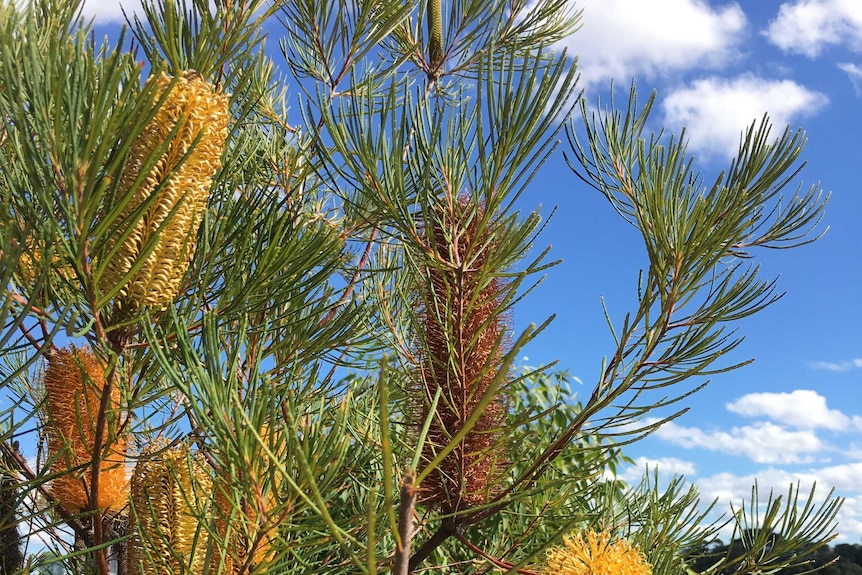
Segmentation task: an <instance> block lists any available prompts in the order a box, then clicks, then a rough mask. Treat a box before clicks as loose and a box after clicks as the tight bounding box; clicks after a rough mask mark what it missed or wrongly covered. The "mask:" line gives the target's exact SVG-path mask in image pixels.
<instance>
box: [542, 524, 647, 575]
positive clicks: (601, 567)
mask: <svg viewBox="0 0 862 575" xmlns="http://www.w3.org/2000/svg"><path fill="white" fill-rule="evenodd" d="M540 573H542V574H543V575H652V567H651V566H650V564H649V563H647V561H646V558H645V557H644V555H643V553H641V552H640V551H639V550H638V549H637V548H636V547H634V546H632V544H631V543H629V542H628V541H626V540H625V539H620V540H618V541H615V542H613V543H611V536H610V534H609V533H608V532H607V531H602V532H601V533H596V532H595V531H593V530H589V531H587V537H586V539H584V536H583V535H582V534H580V533H578V534H576V535H572V536H568V537H566V538H565V540H564V542H563V545H562V547H553V548H551V549H549V550H548V554H547V559H546V561H545V565H544V567H543V569H542V570H541V571H540Z"/></svg>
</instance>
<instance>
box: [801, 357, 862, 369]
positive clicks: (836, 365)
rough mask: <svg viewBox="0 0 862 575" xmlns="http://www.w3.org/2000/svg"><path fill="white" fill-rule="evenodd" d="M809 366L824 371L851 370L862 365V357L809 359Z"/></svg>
mask: <svg viewBox="0 0 862 575" xmlns="http://www.w3.org/2000/svg"><path fill="white" fill-rule="evenodd" d="M808 367H810V368H812V369H822V370H824V371H850V370H851V369H854V368H860V367H862V358H860V357H857V358H854V359H845V360H842V361H809V362H808Z"/></svg>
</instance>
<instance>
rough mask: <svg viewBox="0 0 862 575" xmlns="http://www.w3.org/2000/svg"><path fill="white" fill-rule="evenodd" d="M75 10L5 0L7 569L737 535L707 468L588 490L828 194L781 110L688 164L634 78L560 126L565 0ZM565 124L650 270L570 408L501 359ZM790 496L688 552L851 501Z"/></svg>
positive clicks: (684, 388)
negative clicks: (120, 28)
mask: <svg viewBox="0 0 862 575" xmlns="http://www.w3.org/2000/svg"><path fill="white" fill-rule="evenodd" d="M77 9H78V5H77V3H74V2H72V3H68V2H59V1H51V0H40V1H37V2H34V3H32V4H31V5H29V6H27V7H26V8H18V7H16V5H15V4H13V3H12V2H9V1H8V0H0V121H2V125H0V198H2V202H0V235H2V244H0V247H1V248H2V253H0V276H2V277H0V279H2V284H3V286H4V287H5V289H4V293H3V305H2V307H0V320H2V326H3V328H2V332H0V344H2V345H0V349H2V361H0V374H2V375H0V377H2V385H3V388H4V390H5V391H6V394H7V396H8V397H9V398H10V402H9V404H8V406H6V405H4V411H3V412H2V418H0V422H2V423H0V425H2V427H0V430H2V441H3V442H2V445H3V451H4V458H3V465H4V468H3V491H4V494H6V493H8V494H10V495H9V496H10V497H11V501H12V502H13V503H12V504H13V506H14V507H15V508H17V514H13V513H9V512H8V511H9V510H8V509H6V508H4V509H6V511H4V512H3V513H2V514H0V517H2V518H4V523H3V524H2V525H0V531H2V534H3V537H2V538H0V541H3V542H4V545H5V549H6V550H7V551H8V552H4V554H3V557H4V560H5V561H6V563H5V564H4V569H5V571H6V572H31V571H44V570H46V569H56V568H57V567H58V566H59V568H60V569H62V570H65V571H67V572H72V573H100V574H105V573H108V572H111V571H115V572H123V573H135V574H137V573H147V574H149V573H236V574H240V573H256V574H257V573H279V574H289V573H302V574H308V573H327V574H337V573H357V572H361V573H377V572H383V571H391V572H394V573H399V574H404V573H411V572H417V571H419V570H420V569H421V570H431V571H436V572H440V573H487V572H507V573H514V572H522V573H537V572H545V573H552V572H564V573H587V572H592V571H591V569H593V568H594V567H595V569H600V566H607V565H617V566H621V567H622V568H624V569H625V570H626V572H630V573H636V572H637V573H641V572H646V571H650V570H651V571H653V572H655V573H677V572H680V571H681V570H683V569H686V568H692V567H693V566H694V565H695V562H694V561H695V555H694V554H693V552H691V551H690V550H691V549H702V548H703V547H704V545H705V543H706V542H709V541H711V540H712V539H713V538H714V536H715V533H716V530H717V529H719V527H720V524H712V525H706V526H705V525H703V523H704V519H705V514H704V513H701V512H699V511H697V506H698V495H697V492H696V490H695V489H694V488H692V487H688V486H686V485H685V483H684V481H683V480H682V479H680V478H677V479H674V480H673V481H671V482H670V484H669V485H668V486H667V487H661V486H660V483H659V482H658V481H657V480H656V479H655V478H653V477H651V476H649V475H647V476H646V477H645V478H644V481H643V482H642V483H641V484H640V485H638V486H635V487H632V488H626V487H625V486H622V485H621V484H619V482H615V481H603V480H601V478H602V477H603V475H604V473H605V471H606V470H608V469H610V470H611V471H613V466H614V465H615V464H616V463H618V462H619V461H620V451H619V449H620V447H621V446H623V445H624V444H625V443H626V442H629V441H634V440H636V439H637V438H638V437H640V436H642V435H643V434H645V433H648V432H650V431H651V430H652V429H654V428H655V427H656V426H657V425H659V424H649V425H646V424H644V423H643V418H644V417H645V416H646V415H647V414H651V413H661V414H662V419H663V421H666V420H667V419H670V418H672V417H674V416H675V415H678V414H679V413H682V411H684V408H675V405H676V404H677V403H678V402H679V401H681V400H683V399H684V398H685V397H686V396H687V395H688V394H690V393H692V392H693V391H695V390H696V389H698V388H699V387H701V386H702V385H704V383H703V378H704V377H705V376H710V375H712V374H716V373H720V372H723V371H727V370H729V369H732V368H734V367H739V366H736V365H725V364H722V363H721V362H720V359H721V357H722V356H723V355H724V354H725V353H726V352H728V351H730V350H731V349H733V348H735V347H737V346H738V345H739V344H740V341H741V340H740V339H739V338H736V337H735V336H734V334H733V332H732V331H726V330H727V329H728V326H729V325H730V324H731V323H733V322H736V321H737V320H740V319H742V318H744V317H746V316H748V315H751V314H753V313H756V312H757V311H759V310H760V309H762V308H763V307H765V306H766V305H768V304H769V303H771V302H772V301H774V300H775V298H776V294H775V292H774V288H775V285H774V282H772V281H769V280H764V279H762V278H760V277H759V275H758V270H757V267H756V266H746V265H745V262H747V261H749V258H750V257H752V256H753V255H754V254H753V250H755V249H756V248H758V247H789V246H792V245H797V244H800V243H805V242H807V241H810V240H811V239H812V237H813V236H812V230H813V229H814V228H815V227H816V224H817V222H818V221H819V217H820V213H821V210H822V207H823V203H824V200H823V199H822V198H821V197H820V192H819V190H818V189H817V188H812V189H810V190H807V191H797V193H794V194H793V195H791V196H790V197H782V196H781V192H782V190H783V189H784V188H785V187H786V186H787V185H788V184H789V183H790V182H791V181H792V180H793V179H794V178H795V176H796V173H797V170H798V168H797V164H796V161H797V158H798V156H799V154H800V152H801V149H802V145H803V143H804V137H803V135H802V133H801V132H797V133H792V132H785V133H784V134H783V135H781V136H779V137H778V138H777V139H775V140H772V139H771V138H770V126H769V123H768V121H767V120H766V119H764V121H763V122H761V123H759V124H757V125H754V126H752V128H751V129H750V130H749V132H748V133H747V134H746V135H745V137H744V138H743V140H742V142H741V144H740V149H739V154H738V157H737V159H736V160H735V161H734V162H733V163H732V164H731V166H730V168H729V169H728V170H727V171H726V172H723V173H722V174H719V175H717V176H715V177H711V178H709V179H706V176H702V175H701V174H700V173H698V172H696V171H695V170H694V168H693V162H692V159H691V158H690V157H689V156H688V155H687V154H686V150H685V140H684V138H682V137H669V138H665V137H662V135H660V134H659V135H651V136H649V137H647V136H645V135H644V134H643V131H644V126H645V125H646V122H647V118H648V116H649V111H650V108H651V104H652V98H649V99H648V100H647V103H646V105H645V106H644V107H642V108H640V107H638V104H637V101H636V98H635V94H634V90H632V94H631V97H630V100H629V104H628V106H627V107H625V109H624V110H616V109H613V108H611V109H604V108H602V107H601V105H600V107H599V110H598V111H596V112H590V111H589V108H588V107H587V105H586V103H585V102H583V101H581V102H580V104H581V116H582V117H581V119H579V120H575V119H573V117H572V114H573V112H575V111H576V109H577V104H578V98H577V95H576V80H575V79H576V68H575V65H574V64H573V62H572V61H571V60H569V59H568V58H567V57H566V56H565V55H555V54H554V53H552V52H550V51H548V50H547V49H546V46H548V45H550V44H552V43H553V42H554V41H555V40H557V39H560V38H562V37H564V36H566V35H568V34H570V33H572V32H574V31H575V30H576V28H577V26H578V23H579V18H580V15H579V14H578V13H575V12H572V11H571V10H570V9H569V8H568V2H565V1H563V0H541V1H539V2H536V3H531V4H529V5H528V4H527V3H526V2H521V1H517V2H499V1H496V0H471V1H467V2H451V3H445V4H444V3H442V2H440V1H439V0H430V1H428V2H408V3H397V2H387V1H382V0H356V1H347V0H345V1H341V2H330V1H316V0H299V1H292V0H286V1H284V2H276V3H274V4H272V5H270V4H266V3H264V2H263V1H262V0H240V1H233V0H217V1H216V2H215V3H214V6H210V3H209V2H207V1H204V0H193V1H186V0H180V1H176V0H168V1H165V2H158V3H155V2H145V3H144V11H143V14H142V15H141V16H140V18H138V17H135V19H134V21H133V22H132V23H131V30H132V34H133V36H134V42H135V50H136V51H128V50H126V49H125V45H126V40H125V36H124V37H122V38H120V39H119V40H118V41H117V42H116V43H110V42H105V43H102V44H100V43H97V42H96V40H95V39H94V37H93V35H92V33H91V29H90V27H89V26H88V24H87V23H86V22H83V21H82V20H81V19H80V18H78V17H77V16H76V13H77ZM273 19H274V20H275V21H276V22H278V24H279V25H278V40H279V45H280V47H281V51H282V53H283V56H284V62H283V66H280V67H279V68H278V69H279V70H280V71H281V72H282V73H285V74H289V75H290V76H291V78H290V79H291V81H290V82H288V81H287V79H285V78H282V77H279V76H278V75H277V73H276V69H277V68H276V66H275V63H274V62H273V61H272V60H270V59H269V57H268V56H267V55H266V52H265V51H264V50H263V41H264V31H265V30H267V29H268V27H271V26H272V25H273V24H272V22H273ZM138 57H143V60H137V58H138ZM288 86H289V87H290V88H291V90H293V92H290V93H289V92H288V91H287V88H288ZM288 95H290V96H291V99H293V98H295V97H297V96H298V97H299V101H300V102H301V104H300V107H299V111H298V118H291V119H290V120H289V118H288V113H287V109H286V107H285V105H284V102H285V100H286V98H287V96H288ZM581 121H583V123H581ZM564 127H565V129H566V131H567V135H568V138H569V148H570V154H569V159H570V162H571V165H572V167H573V169H574V171H575V173H576V175H577V176H578V177H580V178H581V179H582V180H584V181H586V182H587V183H589V184H590V185H592V186H593V187H595V188H597V189H598V190H599V191H600V192H601V193H603V194H604V195H605V196H606V197H607V198H608V200H609V201H610V203H611V205H612V207H613V208H614V209H616V210H617V212H618V213H619V214H620V215H621V216H622V217H623V219H625V220H626V221H627V222H628V223H629V224H631V225H633V226H635V227H636V228H637V229H638V230H639V231H640V232H641V233H642V235H643V239H644V243H645V245H646V248H647V255H648V257H649V267H648V268H647V269H646V270H645V271H644V273H643V274H642V280H641V282H640V285H639V286H637V288H638V289H637V301H636V304H635V306H634V309H633V311H632V312H631V313H630V314H628V315H626V316H625V317H624V318H623V319H622V321H619V320H617V319H615V318H611V317H608V324H609V326H611V329H612V331H613V333H614V339H615V341H616V348H615V349H611V350H609V353H608V356H607V359H606V360H605V361H604V363H603V369H602V375H601V377H600V379H599V381H597V382H596V383H595V385H594V387H593V388H592V392H591V394H590V395H589V396H588V397H585V398H584V399H583V400H582V401H581V403H580V404H577V405H566V402H565V399H566V398H565V397H564V396H563V395H560V392H561V389H562V388H563V385H562V384H563V383H564V382H565V378H564V377H560V378H556V379H555V378H553V377H551V376H550V372H549V371H548V369H549V367H550V366H545V367H542V368H539V369H536V370H532V371H528V372H525V373H519V372H518V370H517V369H515V367H514V363H515V358H516V357H518V356H519V355H518V354H519V353H520V352H521V350H522V349H523V348H524V346H525V345H527V343H528V342H529V341H530V340H531V339H532V338H533V337H535V335H536V334H537V333H539V332H540V331H541V330H542V329H543V328H544V327H545V326H546V325H547V324H548V322H549V321H551V319H552V318H549V319H547V320H545V321H543V322H541V323H539V325H538V326H531V327H529V328H528V329H526V330H525V331H524V332H523V333H516V332H514V331H513V328H512V321H511V317H512V313H513V310H514V308H515V304H516V303H517V302H518V301H519V300H520V299H521V298H522V297H526V296H527V295H528V293H529V291H530V290H531V289H532V287H533V286H534V285H535V284H536V283H537V282H538V281H540V280H541V277H540V274H543V273H545V272H546V271H547V270H548V269H549V268H550V267H552V266H553V263H554V262H551V261H549V260H548V255H549V250H544V251H542V252H540V253H538V255H536V254H535V253H534V252H533V251H532V247H533V245H534V244H535V243H536V241H538V237H539V234H540V232H541V226H542V224H541V215H540V213H539V212H538V210H537V211H534V212H531V213H528V214H522V213H521V212H520V211H519V206H521V205H522V204H523V202H524V201H525V200H524V198H523V197H522V194H523V192H524V191H525V190H526V188H527V186H528V185H529V183H530V181H531V179H532V177H533V176H534V174H535V173H536V171H537V170H538V169H539V168H540V166H541V164H542V163H543V162H544V160H545V159H546V158H547V157H548V156H549V155H550V154H552V153H554V150H555V148H556V146H557V144H558V142H559V140H558V136H559V132H560V131H561V130H562V129H563V128H564ZM574 181H575V178H574V177H573V182H574ZM61 394H65V395H62V397H61ZM560 403H562V404H563V405H559V404H560ZM668 407H670V408H671V409H670V411H668V410H667V409H666V408H668ZM19 442H20V445H21V446H22V447H21V449H22V450H24V451H19V449H18V445H19ZM25 452H26V453H25ZM132 470H133V472H132ZM127 475H130V476H131V477H130V481H128V482H126V476H127ZM10 482H11V483H10ZM799 496H800V494H799V493H798V491H797V490H796V489H794V488H791V489H790V491H789V493H788V494H787V496H785V497H783V498H777V497H776V498H773V497H772V495H770V497H769V498H768V499H767V501H766V502H765V503H766V509H767V512H766V513H765V514H764V515H763V516H761V515H760V508H761V505H762V504H763V502H762V501H761V500H760V498H758V497H757V494H756V492H754V493H753V497H752V500H751V502H750V509H748V511H747V512H740V513H735V514H734V515H733V516H732V517H731V518H730V521H731V522H733V523H734V524H735V525H736V526H737V528H738V529H740V530H741V531H738V532H740V533H749V531H746V530H750V529H752V528H753V527H756V528H757V529H758V530H759V531H757V533H773V532H774V533H776V534H780V544H777V543H776V542H775V540H774V538H770V537H760V536H756V537H751V538H750V542H749V544H748V545H747V547H746V548H745V550H744V551H743V552H742V553H741V554H740V555H739V556H738V557H737V556H734V557H732V558H731V557H726V558H724V559H721V560H719V561H717V562H716V563H714V564H712V565H710V566H708V567H706V568H704V570H703V571H704V572H713V571H717V570H722V569H724V568H728V567H731V566H732V568H733V569H735V570H736V571H739V572H751V573H753V572H757V571H760V570H763V569H767V568H768V569H778V568H781V567H785V566H788V565H794V564H798V563H800V562H801V561H802V560H803V555H801V554H800V553H803V554H804V553H811V552H814V551H815V550H816V549H817V548H818V547H820V546H822V545H823V544H825V542H826V541H828V540H829V538H830V537H831V534H832V530H833V527H834V525H833V521H834V517H835V512H836V511H837V508H838V505H839V503H840V502H839V501H838V500H836V499H834V498H832V497H827V498H826V501H825V503H823V504H822V505H820V506H817V505H814V503H813V494H812V496H811V498H808V499H807V500H806V499H805V498H804V497H803V498H802V501H800V500H799ZM5 500H6V498H4V501H5ZM800 505H801V506H800ZM16 530H17V532H18V533H21V534H22V535H21V537H23V539H20V540H19V541H18V544H19V548H20V546H23V545H26V553H23V554H20V555H19V554H17V553H16V552H15V549H16V546H15V544H14V542H15V539H16V538H17V537H18V535H16ZM570 534H571V536H569V535H570ZM10 540H12V542H13V544H11V545H10V544H8V543H7V542H8V541H10ZM586 542H596V544H595V548H594V549H592V550H590V549H588V548H586V547H585V545H586V544H587V543H586ZM548 549H554V551H552V552H551V553H550V554H549V555H548V559H547V561H546V560H545V551H546V550H548ZM25 556H26V558H25ZM579 557H580V559H578V558H579Z"/></svg>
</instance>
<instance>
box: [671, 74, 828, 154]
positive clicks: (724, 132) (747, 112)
mask: <svg viewBox="0 0 862 575" xmlns="http://www.w3.org/2000/svg"><path fill="white" fill-rule="evenodd" d="M828 101H829V100H828V98H827V97H826V96H825V95H824V94H820V93H818V92H813V91H811V90H809V89H807V88H805V87H804V86H801V85H800V84H797V83H796V82H793V81H792V80H766V79H764V78H760V77H757V76H753V75H751V74H745V75H742V76H739V77H737V78H732V79H725V78H716V77H710V78H704V79H701V80H697V81H695V82H694V83H693V84H691V85H690V86H687V87H683V88H680V89H677V90H675V91H673V92H671V93H670V94H669V95H668V96H667V98H665V99H664V101H663V102H662V108H663V110H664V120H665V125H666V126H668V127H670V128H672V129H674V130H675V131H678V130H679V129H680V128H682V127H685V128H686V133H687V134H688V137H689V139H690V148H691V150H692V151H695V152H700V153H701V154H703V155H705V156H718V157H720V159H722V160H725V159H727V158H730V157H732V156H734V155H735V154H736V153H737V151H738V148H739V141H740V136H741V134H742V132H743V130H745V129H746V128H747V127H748V126H750V125H751V123H752V122H753V121H755V120H759V119H760V118H761V117H763V114H764V113H769V115H770V118H771V120H772V124H773V126H775V130H774V134H773V135H774V136H778V135H780V133H781V132H782V131H783V130H784V127H785V126H786V125H787V124H791V125H792V124H794V123H795V122H796V120H797V119H798V118H801V117H805V116H809V115H811V114H814V113H815V112H817V111H818V110H819V109H820V108H822V107H823V106H825V105H826V104H827V103H828Z"/></svg>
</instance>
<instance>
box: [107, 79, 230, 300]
mask: <svg viewBox="0 0 862 575" xmlns="http://www.w3.org/2000/svg"><path fill="white" fill-rule="evenodd" d="M150 81H152V80H150ZM155 82H156V84H157V95H156V97H157V99H159V98H160V97H162V95H163V94H164V91H165V90H167V89H168V87H169V86H170V84H171V78H170V77H169V76H167V75H165V74H162V75H161V76H160V77H159V78H157V79H156V80H155ZM229 119H230V115H229V113H228V97H227V96H226V95H224V94H218V93H216V92H215V89H214V87H213V86H212V85H211V84H208V83H207V82H205V81H204V80H203V79H201V77H200V75H198V74H197V72H193V71H187V72H186V73H185V74H184V75H183V77H182V78H179V79H178V80H176V83H175V84H174V86H173V87H172V88H171V91H170V93H169V94H168V95H167V97H166V98H165V100H164V101H163V102H162V105H161V107H160V108H159V109H158V111H157V112H156V115H155V116H154V117H153V119H152V120H151V121H150V123H149V124H148V125H147V127H146V129H145V130H144V131H143V132H142V133H141V134H140V136H138V138H137V139H136V140H135V142H134V143H133V144H132V147H131V150H130V151H129V157H128V159H127V160H126V167H125V170H124V172H123V174H122V178H121V179H120V182H119V193H120V194H121V195H127V194H133V196H132V199H131V201H129V203H128V204H127V205H126V207H125V209H124V210H123V212H122V214H121V216H120V218H119V220H118V222H119V223H118V225H117V227H116V229H113V230H111V232H110V233H109V238H114V237H122V235H123V234H124V233H126V232H128V226H129V225H132V226H133V229H132V230H131V234H130V235H129V236H128V237H127V238H126V239H125V241H124V242H123V244H122V246H121V248H120V249H119V251H118V252H117V253H116V255H114V256H113V257H112V258H111V260H110V261H109V262H108V264H107V268H106V270H105V273H104V274H103V275H102V278H101V280H100V288H101V289H102V291H109V290H111V289H113V288H114V287H116V286H117V285H118V284H120V283H121V282H122V280H123V277H124V276H125V275H126V274H128V273H129V271H130V270H131V269H132V267H133V266H134V265H135V264H136V263H137V262H138V259H139V258H140V257H141V251H142V250H143V248H144V247H145V246H146V245H147V243H148V242H150V241H151V240H152V239H153V237H154V236H156V234H158V239H157V240H156V242H157V243H156V245H155V249H153V250H152V251H151V252H150V253H149V254H148V255H147V256H146V258H145V260H144V263H143V265H142V266H141V268H140V269H138V271H137V272H136V273H135V274H134V275H133V276H132V277H131V278H130V279H129V280H128V281H127V282H126V284H125V285H124V286H123V288H122V290H121V291H120V293H119V296H118V298H117V302H118V304H119V307H120V308H121V309H123V308H125V309H130V310H135V309H137V308H139V307H141V306H150V307H154V308H160V307H164V306H166V305H168V304H169V303H170V302H171V301H173V299H174V298H175V297H176V295H177V292H178V291H179V288H180V282H181V281H182V278H183V276H184V275H185V272H186V270H187V269H188V266H189V264H190V263H191V261H192V258H193V257H194V253H195V240H196V236H197V231H198V227H199V226H200V223H201V220H202V217H203V212H204V210H205V209H206V204H207V199H208V197H209V189H210V186H211V184H212V179H213V176H214V175H215V173H216V171H217V170H218V169H219V168H220V167H221V155H222V153H223V152H224V149H225V144H226V141H227V134H228V121H229ZM175 129H176V130H177V131H176V134H175V135H174V136H173V138H172V139H171V141H170V143H169V144H168V146H167V149H165V150H164V152H163V153H162V155H161V157H160V158H159V159H158V160H157V161H156V163H155V165H153V167H152V168H151V169H150V171H149V172H148V173H147V175H146V177H145V178H144V180H143V182H142V183H141V184H140V185H138V186H137V187H135V186H134V183H135V180H137V179H138V177H139V176H140V173H141V170H142V169H143V168H144V165H145V164H146V163H147V162H148V161H149V160H150V157H151V156H152V154H153V153H154V151H155V150H156V148H158V147H159V146H161V145H163V144H164V142H165V141H166V140H167V139H168V138H169V137H170V134H171V131H172V130H175ZM193 145H194V148H193V149H192V146H193ZM190 150H191V152H190ZM184 158H185V159H184ZM181 162H182V163H181ZM178 166H179V167H178ZM157 188H159V189H158V191H156V189H157ZM153 193H157V194H158V198H157V199H156V200H155V201H154V202H153V203H151V204H150V205H149V207H148V209H147V211H146V213H144V214H143V215H142V216H141V217H139V218H138V219H137V220H135V221H134V222H133V223H131V224H130V223H128V220H129V219H130V218H131V216H132V214H133V213H134V212H135V211H136V210H138V209H139V208H140V206H141V204H143V203H144V202H145V201H146V200H147V199H148V198H149V197H150V196H151V195H152V194H153ZM172 212H173V213H172ZM162 226H164V227H162ZM160 227H162V229H161V231H159V228H160ZM106 247H107V249H108V250H112V249H114V248H115V247H116V244H115V243H114V240H112V239H109V241H108V245H107V246H106Z"/></svg>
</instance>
